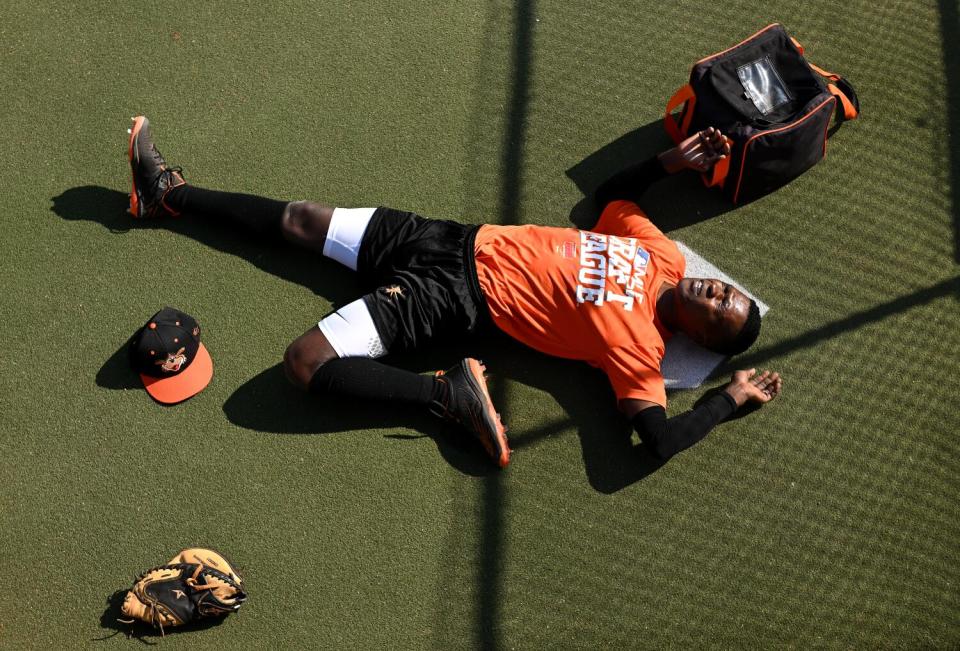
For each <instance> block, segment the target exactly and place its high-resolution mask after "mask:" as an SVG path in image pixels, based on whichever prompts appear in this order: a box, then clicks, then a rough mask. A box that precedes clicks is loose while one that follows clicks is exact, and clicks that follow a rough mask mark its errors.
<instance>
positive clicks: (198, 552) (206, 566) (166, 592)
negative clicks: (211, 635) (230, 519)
mask: <svg viewBox="0 0 960 651" xmlns="http://www.w3.org/2000/svg"><path fill="white" fill-rule="evenodd" d="M246 599H247V593H246V592H245V591H244V589H243V579H241V578H240V575H239V574H237V573H236V571H234V569H233V568H232V567H231V566H230V564H229V563H228V562H227V560H226V559H225V558H224V557H223V556H221V555H220V554H218V553H217V552H215V551H212V550H210V549H184V550H183V551H182V552H180V553H179V554H177V555H176V556H174V557H173V558H172V559H171V560H170V562H169V563H167V564H166V565H161V566H160V567H154V568H152V569H150V570H147V571H146V572H144V573H143V574H141V575H140V576H139V577H137V579H136V581H135V582H134V584H133V588H132V589H130V590H129V591H128V592H127V596H126V598H125V599H124V600H123V607H122V608H121V609H120V612H121V613H123V615H124V616H126V617H128V618H130V619H128V620H123V619H120V620H118V621H120V622H123V623H125V624H132V623H133V622H134V621H135V620H138V619H139V620H140V621H143V622H146V623H148V624H150V625H151V626H153V627H154V628H159V629H160V633H161V634H162V633H163V628H164V627H165V626H167V627H169V626H181V625H183V624H186V623H188V622H192V621H196V620H200V619H206V618H212V617H223V616H224V615H226V614H228V613H232V612H236V611H238V610H240V606H241V605H243V602H244V601H246Z"/></svg>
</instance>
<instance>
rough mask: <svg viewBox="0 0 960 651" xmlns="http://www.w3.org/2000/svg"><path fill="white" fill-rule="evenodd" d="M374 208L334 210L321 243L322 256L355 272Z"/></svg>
mask: <svg viewBox="0 0 960 651" xmlns="http://www.w3.org/2000/svg"><path fill="white" fill-rule="evenodd" d="M374 211H376V208H334V209H333V216H332V217H331V218H330V227H329V228H328V229H327V239H326V241H325V242H324V243H323V255H325V256H327V257H328V258H330V259H332V260H336V261H337V262H339V263H340V264H343V265H346V266H348V267H350V268H351V269H353V270H354V271H356V270H357V255H359V253H360V242H361V241H363V234H364V232H365V231H366V230H367V224H369V223H370V218H371V217H373V213H374Z"/></svg>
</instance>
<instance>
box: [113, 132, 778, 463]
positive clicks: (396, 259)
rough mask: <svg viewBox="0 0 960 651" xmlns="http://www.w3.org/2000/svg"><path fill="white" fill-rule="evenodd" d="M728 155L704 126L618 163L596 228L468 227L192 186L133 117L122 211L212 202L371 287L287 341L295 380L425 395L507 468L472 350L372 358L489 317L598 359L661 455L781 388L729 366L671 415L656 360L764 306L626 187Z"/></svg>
mask: <svg viewBox="0 0 960 651" xmlns="http://www.w3.org/2000/svg"><path fill="white" fill-rule="evenodd" d="M727 154H729V147H728V146H727V145H726V144H725V143H724V141H723V139H722V137H721V135H720V133H719V132H718V131H716V130H714V129H712V128H711V129H707V130H705V131H702V132H700V133H698V134H696V135H694V136H691V137H690V138H688V139H687V140H685V141H683V142H682V143H681V144H680V145H679V146H677V147H674V148H672V149H670V150H668V151H666V152H664V153H663V154H661V155H660V156H658V157H655V158H652V159H650V160H648V161H646V162H644V163H641V164H639V165H636V166H634V167H633V168H631V169H628V170H626V171H624V172H621V173H620V174H618V175H617V176H615V177H614V178H612V179H610V180H609V181H607V182H606V183H605V184H604V185H603V186H601V188H600V189H599V190H598V191H597V200H598V203H599V205H602V206H605V208H604V210H603V212H602V214H601V216H600V220H599V221H598V222H597V224H596V226H595V227H594V229H593V230H592V231H580V230H576V229H574V228H554V227H546V226H532V225H531V226H496V225H484V226H479V227H477V226H467V225H463V224H459V223H456V222H451V221H440V220H429V219H425V218H423V217H420V216H418V215H415V214H413V213H409V212H401V211H398V210H393V209H390V208H352V209H348V208H334V207H331V206H327V205H323V204H319V203H313V202H307V201H293V202H287V201H276V200H273V199H267V198H263V197H257V196H252V195H245V194H233V193H226V192H218V191H213V190H204V189H201V188H198V187H195V186H192V185H188V184H187V183H186V182H185V181H184V179H183V176H182V174H181V171H180V169H179V168H171V167H168V166H167V164H166V162H165V161H164V159H163V157H162V156H161V155H160V153H159V152H158V151H157V149H156V147H155V146H154V143H153V139H152V137H151V133H150V126H149V122H148V121H147V119H146V118H145V117H142V116H141V117H138V118H135V119H134V125H133V128H132V129H131V130H130V141H129V156H130V165H131V170H132V173H133V192H132V193H131V195H130V212H131V213H132V214H133V215H134V216H135V217H138V218H148V217H161V216H176V215H179V214H181V213H188V214H191V215H201V216H209V217H215V218H219V219H222V220H226V221H227V222H228V223H231V224H241V225H243V226H245V227H247V228H248V229H250V230H251V231H252V232H253V233H255V234H257V235H259V236H261V237H271V236H272V237H280V236H282V237H283V238H285V239H286V240H288V241H290V242H293V243H294V244H298V245H300V246H304V247H306V248H308V249H312V250H314V251H317V252H319V253H322V254H323V255H325V256H327V257H329V258H332V259H334V260H336V261H338V262H340V263H342V264H344V265H346V266H347V267H349V268H351V269H353V270H355V271H357V272H359V273H360V274H361V275H362V277H363V278H364V279H365V280H366V281H367V282H369V284H370V286H371V287H374V288H376V289H374V290H373V291H372V292H370V293H369V294H367V295H365V296H364V297H363V298H361V299H359V300H357V301H355V302H353V303H350V304H349V305H347V306H345V307H343V308H341V309H339V310H337V311H336V312H334V313H333V314H330V315H328V316H326V317H324V318H323V319H322V320H320V322H319V323H318V324H317V325H315V326H313V327H312V328H310V329H309V330H308V331H307V332H305V333H304V334H303V335H301V336H300V337H299V338H297V339H296V340H294V342H293V343H291V344H290V346H289V347H288V348H287V350H286V353H285V354H284V358H283V365H284V369H285V371H286V374H287V377H288V378H289V379H290V381H291V382H293V383H294V384H296V385H298V386H300V387H302V388H304V389H308V390H311V391H315V392H318V393H332V394H338V395H347V396H353V397H357V398H365V399H377V400H385V401H395V402H402V403H412V404H417V405H422V406H423V407H424V408H426V409H428V410H430V411H431V412H432V413H434V414H435V415H437V416H439V417H441V418H444V419H448V420H452V421H455V422H457V423H459V424H460V425H461V426H462V427H463V428H464V429H466V430H468V431H469V432H471V433H472V434H473V435H474V436H476V437H477V438H478V439H479V440H480V442H481V443H482V444H483V446H484V448H485V449H486V451H487V452H488V453H489V455H490V456H491V457H492V459H493V460H494V462H496V463H497V464H498V465H500V466H501V467H503V466H506V465H507V463H508V462H509V460H510V449H509V447H508V444H507V438H506V433H505V432H506V430H505V428H504V427H503V425H502V423H501V422H500V417H499V414H497V412H496V410H495V409H494V406H493V404H492V403H491V401H490V396H489V393H488V391H487V387H486V381H485V380H484V376H483V372H484V367H483V366H482V365H481V364H480V362H478V361H477V360H475V359H470V358H468V359H464V360H462V361H461V362H460V363H459V364H457V365H456V366H454V367H453V368H452V369H450V370H449V371H446V372H445V373H443V372H441V373H438V374H437V375H419V374H416V373H412V372H410V371H405V370H402V369H398V368H394V367H391V366H387V365H385V364H382V363H380V362H377V361H374V360H375V359H376V358H378V357H381V356H383V355H386V354H387V353H388V352H399V351H401V350H409V349H411V348H414V347H417V346H422V345H424V344H426V343H427V342H428V341H429V340H430V339H432V338H433V337H435V336H437V335H439V334H445V335H449V334H476V333H477V332H478V331H481V330H483V329H484V328H491V327H496V328H499V329H500V330H502V331H503V332H505V333H507V334H508V335H510V336H511V337H513V338H514V339H516V340H518V341H520V342H522V343H524V344H526V345H528V346H530V347H532V348H534V349H536V350H539V351H541V352H544V353H547V354H549V355H555V356H558V357H565V358H570V359H579V360H583V361H585V362H587V363H589V364H591V365H593V366H596V367H599V368H600V369H601V370H603V371H604V372H605V373H606V375H607V377H608V378H609V380H610V383H611V385H612V386H613V389H614V392H615V393H616V397H617V400H618V401H619V406H620V409H621V410H622V411H623V413H624V414H626V416H627V418H629V419H630V420H631V422H632V423H633V425H634V427H635V428H636V430H637V432H638V433H639V435H640V439H641V441H642V442H643V443H644V445H646V446H647V447H648V448H649V449H650V450H651V451H652V452H653V453H654V454H656V455H657V456H659V457H661V458H663V459H667V458H669V457H671V456H672V455H674V454H676V453H677V452H679V451H681V450H683V449H686V448H687V447H689V446H691V445H693V444H694V443H696V442H697V441H699V440H700V439H702V438H703V437H704V436H706V434H707V433H708V432H709V431H710V430H711V429H712V428H713V427H714V426H715V425H716V424H717V423H719V422H720V421H722V420H723V419H725V418H727V417H728V416H730V415H731V414H732V413H733V412H734V411H736V410H737V409H738V408H739V407H740V406H742V405H743V404H744V403H746V402H748V401H754V402H758V403H765V402H768V401H769V400H772V399H773V398H775V397H776V396H777V395H778V394H779V393H780V389H781V380H780V376H779V374H777V373H771V372H769V371H764V372H763V373H760V374H757V373H756V371H755V370H754V369H751V370H745V371H737V372H736V373H734V374H733V379H732V381H731V382H730V384H728V385H727V386H726V387H725V388H724V390H722V391H720V392H717V393H716V394H715V395H713V396H712V397H710V398H709V399H707V400H705V401H703V402H702V403H701V404H700V405H699V406H697V407H695V408H694V409H693V410H691V411H688V412H686V413H684V414H681V415H678V416H674V417H673V418H669V419H668V418H667V416H666V404H667V400H666V392H665V389H664V384H663V377H662V375H661V374H660V360H661V359H662V357H663V354H664V349H665V342H666V341H667V340H668V339H669V338H670V336H671V334H672V333H674V332H684V333H686V334H687V335H688V336H689V337H691V338H692V339H693V340H694V341H696V342H698V343H699V344H701V345H703V346H705V347H707V348H710V349H711V350H715V351H718V352H721V353H725V354H731V355H732V354H737V353H740V352H742V351H744V350H746V349H747V348H748V347H749V346H750V345H751V344H752V343H753V342H754V341H755V340H756V338H757V334H758V333H759V330H760V314H759V310H758V308H757V305H756V303H755V302H754V301H753V300H752V299H750V298H748V297H747V296H745V295H744V294H743V293H741V292H740V291H739V290H737V289H736V288H735V287H732V286H731V285H729V284H726V283H724V282H722V281H719V280H709V279H699V278H684V277H683V274H684V267H685V263H684V259H683V256H682V255H681V254H680V252H679V250H678V249H677V247H676V245H675V244H674V243H673V242H671V241H670V240H669V239H667V237H666V236H665V235H664V234H663V233H661V232H660V230H658V229H657V227H656V226H654V225H653V223H652V222H650V221H649V220H648V219H647V217H646V215H644V213H643V211H641V210H640V208H639V207H638V206H637V204H636V203H635V201H636V199H637V197H639V195H641V194H643V192H644V191H645V190H646V188H647V187H648V186H649V185H650V183H652V182H653V181H655V180H657V179H659V178H662V177H664V176H665V175H666V174H668V173H669V174H672V173H676V172H679V171H681V170H684V169H692V170H696V171H706V170H708V169H710V168H711V167H712V166H713V164H714V163H715V162H716V161H717V160H719V159H720V158H721V157H723V156H725V155H727ZM491 322H492V324H491Z"/></svg>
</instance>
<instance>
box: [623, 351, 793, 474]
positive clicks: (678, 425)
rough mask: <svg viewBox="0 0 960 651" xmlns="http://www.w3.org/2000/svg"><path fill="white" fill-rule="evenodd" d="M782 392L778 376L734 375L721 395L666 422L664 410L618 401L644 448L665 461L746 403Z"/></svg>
mask: <svg viewBox="0 0 960 651" xmlns="http://www.w3.org/2000/svg"><path fill="white" fill-rule="evenodd" d="M782 388H783V382H782V380H781V379H780V374H779V373H771V372H770V371H764V372H763V373H760V374H757V372H756V369H750V370H746V371H737V372H735V373H734V374H733V378H732V380H731V381H730V384H728V385H727V386H726V387H724V389H723V390H722V391H719V392H717V393H716V394H715V395H713V396H711V397H710V398H708V399H707V400H704V401H703V402H702V403H701V404H699V405H697V406H696V407H694V408H693V409H691V410H690V411H688V412H686V413H683V414H680V415H679V416H674V417H673V418H667V412H666V410H665V409H664V408H663V407H661V406H660V405H658V404H656V403H653V402H648V401H646V400H632V399H628V400H621V401H620V409H621V410H622V411H623V412H624V413H625V414H626V416H627V418H629V419H630V421H631V423H633V427H634V429H636V430H637V434H639V435H640V440H641V441H642V442H643V444H644V445H645V446H646V447H647V449H649V450H650V451H651V452H652V453H653V454H654V455H656V456H657V457H659V458H661V459H663V460H666V459H669V458H670V457H672V456H673V455H675V454H676V453H677V452H681V451H683V450H686V449H687V448H689V447H690V446H691V445H693V444H694V443H696V442H697V441H699V440H700V439H702V438H703V437H705V436H706V435H707V434H708V433H709V432H710V430H712V429H713V428H714V427H715V426H716V425H717V424H718V423H720V422H721V421H722V420H724V419H725V418H728V417H729V416H731V415H732V414H733V413H734V412H735V411H736V410H737V409H739V408H740V407H742V406H743V405H745V404H746V403H748V402H757V403H761V404H762V403H766V402H770V401H771V400H773V399H774V398H776V397H777V396H778V395H780V391H781V389H782Z"/></svg>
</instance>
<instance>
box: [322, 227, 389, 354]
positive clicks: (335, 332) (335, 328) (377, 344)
mask: <svg viewBox="0 0 960 651" xmlns="http://www.w3.org/2000/svg"><path fill="white" fill-rule="evenodd" d="M337 210H339V208H337ZM317 325H318V326H319V327H320V331H321V332H322V333H323V335H324V336H325V337H326V338H327V341H329V342H330V345H331V346H333V349H334V350H335V351H337V355H339V356H340V357H371V358H375V357H383V356H384V355H386V354H387V349H386V348H384V347H383V342H382V341H381V340H380V334H379V333H378V332H377V327H376V326H375V325H373V319H372V318H371V317H370V310H369V308H367V304H366V303H365V302H364V300H363V299H362V298H361V299H359V300H356V301H354V302H353V303H350V304H349V305H345V306H344V307H341V308H340V309H339V310H337V311H336V312H334V313H333V314H330V315H328V316H325V317H324V318H323V319H322V320H321V321H320V323H318V324H317Z"/></svg>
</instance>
